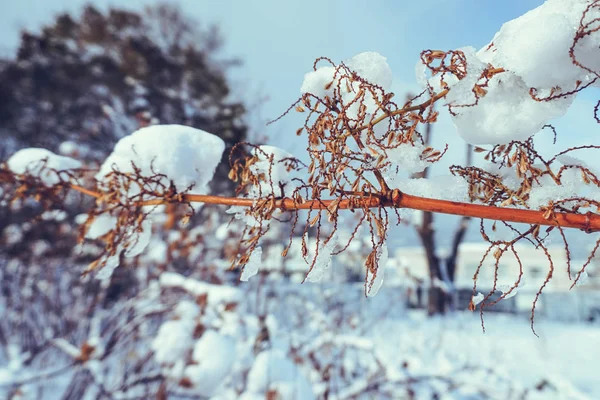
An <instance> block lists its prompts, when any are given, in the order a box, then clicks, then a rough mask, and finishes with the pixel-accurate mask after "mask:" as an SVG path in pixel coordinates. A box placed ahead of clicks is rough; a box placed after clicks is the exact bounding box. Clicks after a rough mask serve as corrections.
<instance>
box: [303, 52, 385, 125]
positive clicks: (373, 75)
mask: <svg viewBox="0 0 600 400" xmlns="http://www.w3.org/2000/svg"><path fill="white" fill-rule="evenodd" d="M386 60H387V59H386V58H385V57H384V56H382V55H381V54H379V53H376V52H372V51H371V52H364V53H360V54H357V55H355V56H354V57H352V58H350V59H348V60H346V61H344V62H343V63H341V64H340V66H335V67H334V66H324V67H323V66H322V67H319V68H318V69H317V70H316V71H311V72H309V73H307V74H306V75H305V76H304V81H303V82H302V86H301V88H300V92H301V93H311V94H313V95H315V96H317V97H320V98H325V97H326V96H327V97H330V98H333V96H334V93H338V95H340V96H341V99H342V104H343V105H350V108H349V110H348V115H349V116H350V117H351V118H356V117H357V116H358V113H359V106H360V103H359V102H357V101H356V98H357V95H358V94H359V93H360V91H361V89H360V88H361V84H360V82H357V81H354V82H349V79H348V77H347V76H345V75H346V73H345V70H344V68H340V67H346V68H348V69H349V70H350V71H351V72H354V73H356V74H357V75H358V76H360V77H361V78H362V79H365V80H366V81H368V82H369V83H371V84H373V85H377V86H379V87H381V88H382V89H383V90H386V91H387V90H389V89H390V87H391V86H392V79H393V74H392V70H391V68H390V66H389V65H388V63H387V61H386ZM378 100H379V101H381V99H378ZM363 104H364V105H365V106H366V112H367V113H369V114H373V113H375V112H376V111H377V108H378V106H377V102H376V100H375V98H374V97H373V94H372V93H366V94H365V99H364V100H363Z"/></svg>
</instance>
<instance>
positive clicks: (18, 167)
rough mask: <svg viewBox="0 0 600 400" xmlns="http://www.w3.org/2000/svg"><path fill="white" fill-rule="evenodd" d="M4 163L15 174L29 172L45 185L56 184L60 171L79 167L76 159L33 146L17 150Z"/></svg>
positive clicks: (79, 164)
mask: <svg viewBox="0 0 600 400" xmlns="http://www.w3.org/2000/svg"><path fill="white" fill-rule="evenodd" d="M6 164H7V166H8V168H9V169H10V170H11V171H12V172H14V173H15V174H30V175H32V176H35V177H37V178H39V179H40V180H41V181H42V183H43V184H44V185H46V186H52V185H55V184H57V183H58V182H59V181H60V173H61V172H64V171H70V170H73V169H77V168H81V163H80V162H79V161H77V160H74V159H72V158H69V157H64V156H59V155H57V154H54V153H53V152H51V151H50V150H46V149H40V148H35V147H32V148H28V149H22V150H19V151H17V152H16V153H15V154H13V155H12V156H11V157H10V158H9V159H8V161H7V162H6Z"/></svg>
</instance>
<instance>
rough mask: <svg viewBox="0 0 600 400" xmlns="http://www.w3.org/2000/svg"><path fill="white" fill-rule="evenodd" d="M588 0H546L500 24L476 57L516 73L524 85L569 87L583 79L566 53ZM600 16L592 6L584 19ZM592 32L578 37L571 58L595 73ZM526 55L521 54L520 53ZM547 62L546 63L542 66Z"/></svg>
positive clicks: (583, 73)
mask: <svg viewBox="0 0 600 400" xmlns="http://www.w3.org/2000/svg"><path fill="white" fill-rule="evenodd" d="M589 4H590V1H588V0H549V1H546V2H545V3H543V4H542V5H541V6H539V7H537V8H535V9H533V10H531V11H529V12H527V13H525V14H523V15H522V16H520V17H518V18H516V19H513V20H512V21H509V22H507V23H505V24H504V25H502V28H501V29H500V31H498V33H497V34H496V35H495V36H494V39H493V40H492V43H493V45H492V46H491V47H490V46H485V47H484V48H483V49H482V50H481V51H480V52H479V56H480V57H481V58H482V59H483V60H485V61H486V62H489V63H491V64H493V65H494V66H501V67H503V68H505V69H507V70H508V71H511V72H513V73H515V74H516V75H519V76H520V77H521V78H522V79H523V81H524V82H525V84H526V85H527V86H528V87H534V88H551V87H553V86H559V87H561V88H563V89H567V90H570V89H572V88H574V87H575V82H576V81H577V80H580V81H582V82H583V83H585V82H586V81H587V78H586V75H587V74H588V73H589V72H588V71H586V70H585V69H582V68H580V67H578V66H577V65H574V64H573V62H572V59H571V57H570V56H569V49H570V47H571V46H572V44H573V39H574V37H575V35H576V32H577V29H578V26H579V21H580V19H581V16H582V14H583V11H584V9H585V7H586V6H587V5H589ZM598 17H600V10H599V9H598V7H593V8H592V9H591V10H590V12H589V13H588V15H587V18H586V19H585V21H590V20H592V19H593V18H598ZM599 41H600V35H599V34H598V32H595V33H591V34H590V35H586V36H584V37H582V38H581V39H580V41H579V42H578V44H577V46H576V47H575V54H574V55H575V57H576V59H578V60H579V61H580V62H582V64H584V65H585V66H587V67H588V68H590V69H592V70H595V71H598V69H600V59H599V58H598V56H597V52H598V42H599ZM525 55H526V56H525ZM547 66H551V67H547Z"/></svg>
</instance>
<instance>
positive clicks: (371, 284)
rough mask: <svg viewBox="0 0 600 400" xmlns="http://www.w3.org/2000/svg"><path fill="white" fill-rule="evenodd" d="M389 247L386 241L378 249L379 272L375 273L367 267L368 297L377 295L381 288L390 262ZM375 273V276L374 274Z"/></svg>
mask: <svg viewBox="0 0 600 400" xmlns="http://www.w3.org/2000/svg"><path fill="white" fill-rule="evenodd" d="M388 256H389V255H388V249H387V245H386V244H385V243H384V244H383V245H382V246H381V247H379V248H378V249H377V256H376V258H377V264H378V267H377V274H376V275H375V274H374V273H373V272H372V271H371V270H369V269H367V287H366V293H367V296H368V297H373V296H375V295H377V292H379V289H380V288H381V286H382V285H383V277H384V275H385V268H386V267H387V264H388V259H389V258H388ZM373 275H375V276H373Z"/></svg>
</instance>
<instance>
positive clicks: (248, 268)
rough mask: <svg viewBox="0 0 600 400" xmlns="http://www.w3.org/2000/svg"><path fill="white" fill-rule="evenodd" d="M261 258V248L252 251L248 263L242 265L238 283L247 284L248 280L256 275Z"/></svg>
mask: <svg viewBox="0 0 600 400" xmlns="http://www.w3.org/2000/svg"><path fill="white" fill-rule="evenodd" d="M261 257H262V247H260V246H259V247H257V248H256V249H254V251H253V252H252V254H251V255H250V259H248V262H247V263H246V265H244V269H243V270H242V276H241V277H240V281H242V282H247V281H248V279H250V278H251V277H253V276H254V275H256V274H257V273H258V270H259V268H260V264H261V262H262V261H261Z"/></svg>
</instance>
